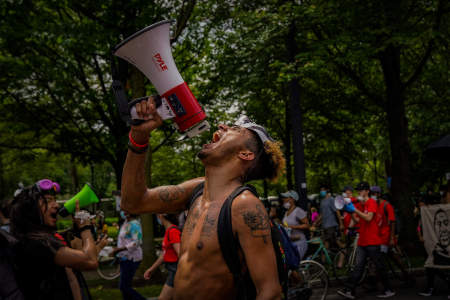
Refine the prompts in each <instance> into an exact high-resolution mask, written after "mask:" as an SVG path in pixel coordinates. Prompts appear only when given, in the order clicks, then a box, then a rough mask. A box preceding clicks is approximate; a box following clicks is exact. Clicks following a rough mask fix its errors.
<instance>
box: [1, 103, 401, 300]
mask: <svg viewBox="0 0 450 300" xmlns="http://www.w3.org/2000/svg"><path fill="white" fill-rule="evenodd" d="M136 112H137V115H138V116H139V117H140V118H141V119H143V120H145V122H144V123H142V124H140V125H136V126H132V128H131V131H130V133H129V144H128V147H129V151H128V154H127V158H126V161H125V165H124V169H123V175H122V193H121V197H122V199H121V209H122V211H123V218H124V223H123V224H122V226H121V227H120V233H119V237H118V244H117V247H115V248H114V249H113V251H112V253H111V255H117V256H118V257H119V258H120V270H121V271H120V272H121V273H120V290H121V292H122V295H123V298H124V299H127V300H128V299H142V298H143V297H142V295H140V294H139V293H138V292H137V291H136V290H134V289H133V288H132V279H133V276H134V275H135V273H136V270H137V268H138V266H139V265H140V263H141V261H142V256H143V253H142V247H141V245H142V228H141V225H140V222H139V219H138V216H139V215H140V214H144V213H155V214H158V220H159V222H160V223H161V225H162V226H164V228H165V235H164V240H163V244H162V247H163V253H162V255H161V256H160V257H159V258H158V260H157V261H156V262H155V263H154V264H153V265H152V266H150V267H149V268H148V269H147V271H146V272H145V274H144V277H145V278H146V279H150V278H151V276H152V274H153V272H154V271H155V269H156V268H157V267H159V266H160V265H161V264H162V263H164V264H165V266H166V269H167V270H168V278H167V281H166V283H165V284H164V287H163V289H162V292H161V295H160V298H161V299H194V298H195V299H256V298H264V299H281V298H282V293H283V292H285V289H284V284H283V283H284V282H283V280H284V279H283V278H282V277H283V276H280V275H283V274H280V272H282V271H283V270H284V269H283V268H282V267H280V262H279V260H278V258H279V253H280V252H279V251H280V249H279V247H278V245H277V244H275V243H272V242H271V241H273V238H274V233H273V230H272V228H273V227H272V226H271V222H270V219H272V220H273V221H274V222H278V223H279V224H281V225H283V226H284V227H286V229H287V231H288V233H289V236H290V239H291V242H292V244H293V245H294V246H295V249H296V250H297V251H298V254H299V256H301V258H304V257H305V256H306V255H307V252H308V243H307V239H308V237H309V236H310V235H311V234H314V232H315V231H317V230H315V229H317V228H321V231H320V235H321V236H322V238H323V240H324V243H325V245H326V246H327V247H330V248H331V247H336V246H339V243H340V242H341V237H342V236H344V237H345V236H346V234H349V233H350V228H354V227H358V229H357V230H358V232H359V239H358V248H357V253H358V255H357V265H356V269H355V271H354V272H353V274H351V280H349V281H348V286H346V287H345V288H344V289H342V290H339V291H338V293H339V294H340V295H342V296H344V297H346V298H350V299H354V298H355V292H356V287H357V285H356V283H357V282H358V281H359V278H360V277H361V275H362V270H363V268H364V266H365V264H366V262H367V258H368V257H370V258H371V259H372V261H374V262H375V265H376V270H377V273H378V274H379V275H380V276H379V278H380V279H381V281H382V284H383V287H384V290H383V293H381V294H380V295H379V297H381V298H387V297H392V296H394V295H395V292H394V291H393V289H392V287H391V286H390V282H389V281H388V277H387V276H385V274H386V269H385V266H384V264H383V260H382V259H380V258H381V257H382V253H389V248H390V247H392V246H393V245H395V243H396V242H397V237H396V231H395V220H396V218H395V209H394V208H393V206H392V203H389V201H387V200H389V197H388V196H387V195H384V194H383V193H382V192H381V189H380V188H377V187H372V188H371V187H370V186H369V184H368V183H366V182H361V183H359V184H358V185H357V186H356V188H355V190H356V194H355V195H354V191H353V188H352V187H350V186H348V187H345V188H344V192H343V194H342V198H343V199H344V201H345V205H344V206H343V210H338V209H336V205H335V201H334V198H333V195H332V193H331V191H330V190H329V189H328V188H327V187H322V188H321V190H320V193H319V201H318V202H317V201H316V202H314V201H313V202H311V203H309V204H308V203H299V200H300V199H299V196H298V194H297V193H296V192H295V191H288V192H286V193H282V194H281V195H280V205H279V206H278V207H271V208H270V210H269V211H266V210H265V209H264V205H263V204H262V203H261V201H260V199H259V198H258V196H257V194H256V192H255V191H254V190H253V189H252V188H249V187H246V186H244V185H245V184H246V183H247V182H248V181H251V180H258V179H265V180H271V179H276V178H277V177H278V176H279V175H280V174H281V173H282V170H283V169H284V166H285V160H284V158H283V155H282V151H281V149H280V145H279V143H277V142H276V141H275V140H274V139H273V138H272V137H270V135H269V134H268V133H267V131H266V130H265V128H264V127H262V126H260V125H258V124H256V123H254V122H252V121H251V120H250V119H248V118H247V117H245V116H243V117H241V118H239V119H238V120H237V121H236V122H235V123H234V124H233V125H230V126H228V125H224V124H220V125H219V126H218V130H217V131H216V132H215V133H214V134H213V137H212V141H211V142H210V143H209V144H205V145H203V147H202V149H201V151H200V152H199V153H198V157H199V158H200V160H201V162H202V163H203V165H204V166H205V176H204V177H200V178H194V179H190V180H188V181H185V182H183V183H180V184H178V185H171V186H159V187H155V188H148V187H147V186H146V182H145V177H146V176H145V169H144V166H145V155H143V154H145V153H146V151H147V149H148V142H149V136H150V133H151V132H152V131H153V130H155V129H156V128H158V127H159V126H161V124H162V120H161V118H160V117H159V116H158V115H157V113H156V105H155V103H154V100H153V98H149V99H148V100H147V101H143V102H140V103H138V104H136ZM59 192H60V187H59V185H58V184H57V183H56V182H53V181H51V180H48V179H45V180H40V181H38V182H36V183H35V184H33V185H32V186H30V187H26V188H22V189H20V190H19V191H18V192H17V193H16V194H15V196H14V200H13V201H12V203H11V205H10V207H9V208H10V211H9V224H7V223H6V222H5V224H4V226H3V227H2V228H5V229H6V230H9V232H10V235H6V234H5V235H3V232H6V231H5V230H1V232H2V235H0V242H1V243H2V246H3V244H5V245H8V246H11V247H13V249H14V251H13V252H14V256H15V257H14V258H15V259H14V262H15V265H14V266H8V265H6V264H5V261H4V260H2V261H1V263H2V264H0V272H8V270H11V269H12V268H13V269H14V276H13V277H14V279H15V282H14V283H11V284H10V285H8V287H9V288H10V289H9V290H8V291H4V290H0V292H2V293H9V295H10V294H11V293H17V292H21V293H22V298H25V299H74V300H78V299H83V300H84V299H90V295H89V290H88V289H87V285H86V282H85V280H84V278H83V276H82V273H81V271H84V270H93V269H96V268H97V267H98V253H99V251H100V249H101V248H102V247H104V246H105V245H106V243H107V235H106V234H99V235H98V237H95V235H96V234H97V233H98V232H102V231H104V225H102V226H101V227H100V229H96V228H94V226H93V225H92V217H91V215H90V214H89V213H86V212H83V211H80V210H79V207H77V209H76V211H75V214H74V218H73V228H72V230H71V231H70V232H71V233H72V234H71V235H61V234H60V233H58V232H57V231H56V221H57V214H58V210H59V204H58V203H57V202H56V201H55V195H56V194H57V193H59ZM77 206H79V205H77ZM180 213H181V214H182V216H183V215H184V216H185V217H186V216H187V217H186V218H181V219H183V222H184V221H185V222H184V224H183V225H182V227H181V226H177V225H178V222H179V220H180V218H178V217H175V216H177V215H178V214H180ZM2 222H3V221H2ZM219 232H220V234H219ZM316 234H318V233H316ZM74 241H77V242H74ZM0 249H4V247H2V248H0ZM261 262H264V263H261ZM5 270H6V271H5ZM277 275H278V276H277ZM5 286H6V285H2V289H4V288H5ZM17 299H20V298H17Z"/></svg>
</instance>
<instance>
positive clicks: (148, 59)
mask: <svg viewBox="0 0 450 300" xmlns="http://www.w3.org/2000/svg"><path fill="white" fill-rule="evenodd" d="M171 23H172V21H169V20H166V21H161V22H158V23H155V24H153V25H150V26H148V27H146V28H144V29H142V30H140V31H138V32H136V33H135V34H133V35H131V36H130V37H128V38H127V39H125V40H124V41H122V42H121V43H120V44H118V45H117V46H116V47H115V49H114V51H113V54H114V55H116V56H118V57H120V58H122V59H124V60H126V61H128V62H129V63H131V64H133V65H134V66H135V67H136V68H138V69H139V70H140V71H141V72H142V73H144V75H145V76H146V77H147V78H148V79H149V80H150V82H151V83H152V84H153V85H154V86H155V88H156V90H157V91H158V93H159V94H160V95H161V105H160V106H159V107H158V109H157V111H158V114H159V115H160V116H161V117H162V119H169V118H174V121H175V124H176V126H175V127H176V128H177V129H178V130H179V131H180V132H181V133H185V134H186V135H187V136H188V137H193V136H196V135H198V134H200V133H201V132H203V131H205V130H208V129H209V128H210V126H209V123H208V121H206V120H205V119H206V114H205V112H204V111H203V109H202V108H201V106H200V105H199V103H198V101H197V99H196V98H195V96H194V95H193V94H192V92H191V90H190V89H189V87H188V85H187V84H186V82H185V81H184V80H183V78H182V77H181V75H180V73H179V72H178V69H177V67H176V66H175V62H174V60H173V57H172V51H171V49H170V32H169V30H170V24H171ZM113 88H114V90H115V92H116V93H117V91H116V87H115V86H114V83H113ZM144 99H146V97H144V98H140V99H136V100H135V101H133V103H132V104H133V105H135V104H136V102H139V101H142V100H144ZM119 109H120V108H119ZM121 114H122V111H121ZM130 115H131V119H132V120H138V116H137V114H136V110H135V109H134V107H131V108H130Z"/></svg>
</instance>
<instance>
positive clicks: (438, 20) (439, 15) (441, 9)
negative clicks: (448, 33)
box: [401, 0, 444, 92]
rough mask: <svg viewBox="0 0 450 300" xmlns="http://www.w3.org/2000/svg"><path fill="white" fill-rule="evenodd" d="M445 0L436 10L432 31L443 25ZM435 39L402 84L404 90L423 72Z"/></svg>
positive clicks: (429, 43) (432, 39)
mask: <svg viewBox="0 0 450 300" xmlns="http://www.w3.org/2000/svg"><path fill="white" fill-rule="evenodd" d="M443 6H444V1H443V0H440V1H439V2H438V8H437V11H436V21H435V23H434V25H433V27H432V31H433V32H435V31H438V30H439V28H440V26H441V20H442V16H443V15H444V7H443ZM434 40H435V38H431V39H430V40H429V42H428V45H427V47H426V50H425V53H424V55H423V57H422V59H421V60H420V61H419V63H418V65H417V67H416V69H415V71H414V72H413V74H412V75H411V77H410V78H409V79H408V80H407V81H406V82H405V83H404V84H403V85H402V87H401V88H402V92H403V91H404V90H405V89H406V88H408V87H409V86H410V85H411V84H412V83H414V82H415V81H416V80H417V78H418V77H419V75H420V74H421V73H422V70H423V68H424V67H425V65H426V63H427V61H428V59H429V58H430V55H431V52H432V50H433V46H434Z"/></svg>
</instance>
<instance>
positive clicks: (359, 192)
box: [358, 190, 369, 198]
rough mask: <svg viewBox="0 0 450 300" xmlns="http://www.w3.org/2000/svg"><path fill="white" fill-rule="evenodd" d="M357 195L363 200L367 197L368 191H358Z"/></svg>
mask: <svg viewBox="0 0 450 300" xmlns="http://www.w3.org/2000/svg"><path fill="white" fill-rule="evenodd" d="M358 195H359V196H361V197H363V198H365V197H367V196H368V195H369V191H368V190H359V191H358Z"/></svg>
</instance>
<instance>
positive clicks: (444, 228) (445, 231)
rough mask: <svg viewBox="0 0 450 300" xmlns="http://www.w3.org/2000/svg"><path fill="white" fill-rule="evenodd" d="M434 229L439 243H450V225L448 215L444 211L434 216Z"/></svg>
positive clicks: (445, 245)
mask: <svg viewBox="0 0 450 300" xmlns="http://www.w3.org/2000/svg"><path fill="white" fill-rule="evenodd" d="M434 231H435V232H436V234H437V235H438V237H439V244H441V245H442V246H444V247H447V246H448V245H450V227H449V223H448V216H447V214H446V213H445V212H443V211H442V212H439V213H438V214H437V215H436V216H435V218H434Z"/></svg>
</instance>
